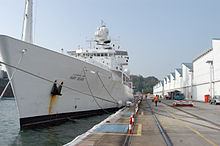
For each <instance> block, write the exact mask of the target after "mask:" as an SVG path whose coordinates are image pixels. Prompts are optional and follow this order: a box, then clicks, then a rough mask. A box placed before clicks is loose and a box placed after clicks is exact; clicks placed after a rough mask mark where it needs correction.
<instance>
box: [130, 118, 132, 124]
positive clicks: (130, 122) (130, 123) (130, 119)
mask: <svg viewBox="0 0 220 146" xmlns="http://www.w3.org/2000/svg"><path fill="white" fill-rule="evenodd" d="M131 123H132V116H130V120H129V124H131Z"/></svg>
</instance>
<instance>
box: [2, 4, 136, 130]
mask: <svg viewBox="0 0 220 146" xmlns="http://www.w3.org/2000/svg"><path fill="white" fill-rule="evenodd" d="M24 17H25V18H24V27H23V34H22V40H18V39H14V38H11V37H9V36H4V35H0V54H1V62H0V63H1V64H4V65H5V67H6V70H7V73H8V76H9V79H10V81H11V85H12V89H13V93H14V95H15V99H16V103H17V107H18V111H19V117H20V126H21V128H24V127H28V126H33V125H37V124H46V123H50V122H55V121H58V120H66V119H67V118H79V117H82V116H88V115H94V114H97V113H100V112H107V111H108V110H112V109H115V108H119V107H121V106H124V105H125V103H126V101H127V100H129V99H131V98H133V94H132V92H133V90H132V83H131V81H130V77H129V71H128V70H127V69H124V68H123V66H124V65H127V64H128V60H129V58H128V53H127V51H121V50H119V48H118V47H117V48H116V47H115V46H114V45H113V44H111V40H109V39H108V34H109V32H108V29H107V27H106V25H105V24H104V23H102V25H101V27H99V28H98V30H97V31H96V32H95V43H96V45H95V47H94V48H89V49H77V50H76V51H69V52H68V55H65V54H63V53H58V52H55V51H52V50H49V49H46V48H43V47H39V46H36V45H34V44H33V43H32V0H26V3H25V16H24ZM55 81H57V88H59V89H57V88H56V87H55V85H54V84H55V83H54V82H55ZM61 82H63V85H61ZM61 86H62V88H61V91H59V90H60V87H61ZM54 87H55V88H54Z"/></svg>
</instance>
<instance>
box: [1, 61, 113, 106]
mask: <svg viewBox="0 0 220 146" xmlns="http://www.w3.org/2000/svg"><path fill="white" fill-rule="evenodd" d="M0 64H4V65H6V66H8V67H11V68H15V69H16V70H19V71H21V72H24V73H26V74H28V75H31V76H34V77H36V78H39V79H41V80H44V81H47V82H50V83H53V82H54V81H52V80H49V79H47V78H44V77H41V76H39V75H36V74H33V73H31V72H28V71H26V70H23V69H21V68H18V67H15V66H13V65H10V64H7V63H5V62H2V61H0ZM63 88H67V89H69V90H72V91H74V92H78V93H81V94H84V95H88V96H91V95H90V94H88V93H84V92H82V91H79V90H77V89H74V88H71V87H68V86H65V85H64V86H63ZM93 97H95V98H97V99H101V100H104V101H106V102H111V103H115V104H117V103H116V102H114V101H111V100H107V99H104V98H102V97H98V96H93Z"/></svg>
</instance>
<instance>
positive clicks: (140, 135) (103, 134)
mask: <svg viewBox="0 0 220 146" xmlns="http://www.w3.org/2000/svg"><path fill="white" fill-rule="evenodd" d="M94 134H100V135H130V136H141V135H138V134H128V133H107V132H105V133H104V132H103V133H102V132H94Z"/></svg>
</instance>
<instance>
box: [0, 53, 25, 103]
mask: <svg viewBox="0 0 220 146" xmlns="http://www.w3.org/2000/svg"><path fill="white" fill-rule="evenodd" d="M25 52H26V50H22V54H21V57H20V58H19V60H18V63H17V66H16V67H18V66H19V65H20V63H21V60H22V58H23V56H24V54H25ZM16 72H17V69H15V71H14V72H13V73H12V75H11V77H9V78H8V83H7V84H6V86H5V88H4V90H3V91H2V93H1V96H0V99H2V97H3V95H4V94H5V92H6V89H7V88H8V86H9V84H10V82H11V80H12V79H13V78H14V75H15V73H16Z"/></svg>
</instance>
